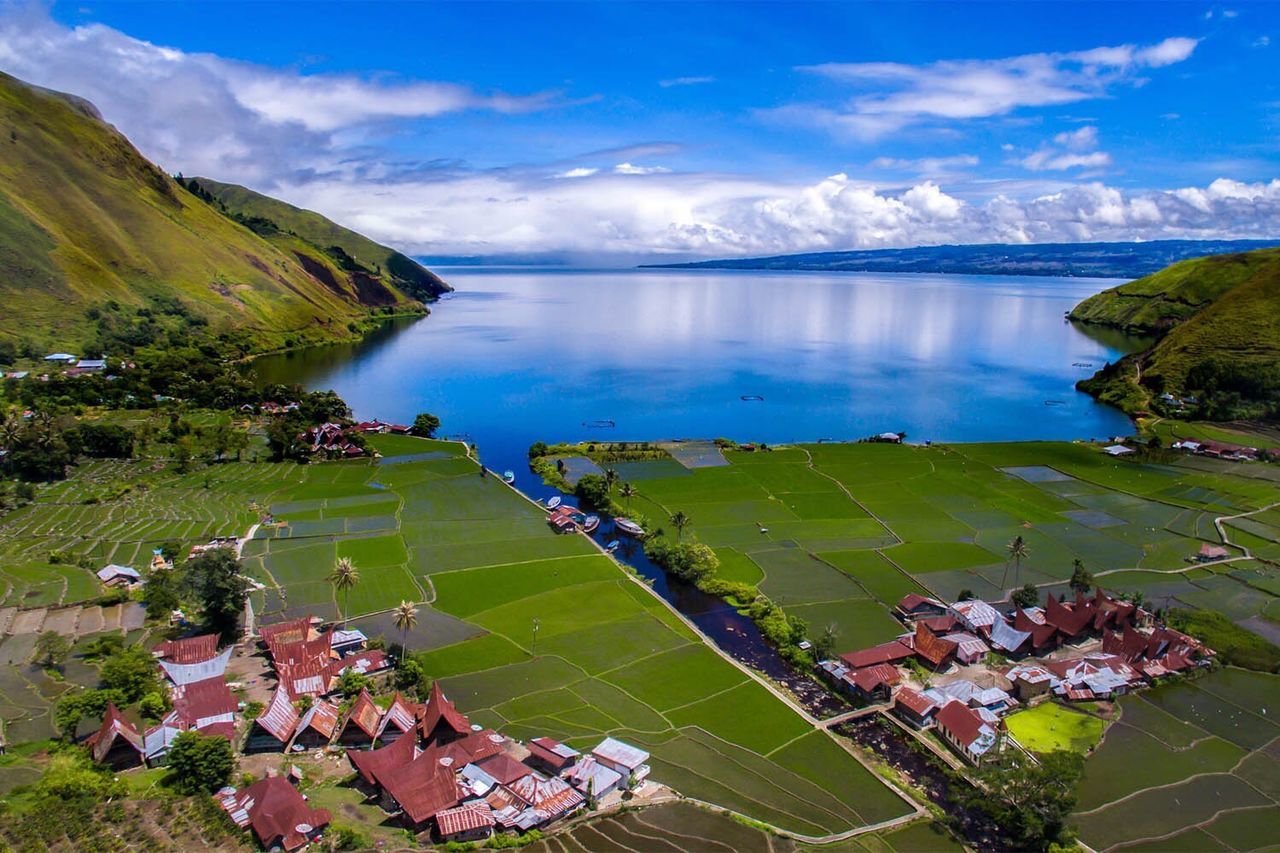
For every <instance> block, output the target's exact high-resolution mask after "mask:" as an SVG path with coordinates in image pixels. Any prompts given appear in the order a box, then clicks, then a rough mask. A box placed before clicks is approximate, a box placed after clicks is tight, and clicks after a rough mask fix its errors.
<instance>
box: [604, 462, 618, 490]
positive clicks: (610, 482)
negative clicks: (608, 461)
mask: <svg viewBox="0 0 1280 853" xmlns="http://www.w3.org/2000/svg"><path fill="white" fill-rule="evenodd" d="M619 479H621V478H620V477H619V476H618V472H617V471H615V470H614V469H612V468H606V469H604V484H605V486H607V487H608V489H609V491H613V487H614V486H616V485H617V484H618V480H619Z"/></svg>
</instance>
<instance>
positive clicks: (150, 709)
mask: <svg viewBox="0 0 1280 853" xmlns="http://www.w3.org/2000/svg"><path fill="white" fill-rule="evenodd" d="M168 710H169V702H168V701H167V700H166V699H165V698H164V695H163V694H160V693H148V694H147V695H146V696H143V697H142V700H141V701H139V702H138V711H139V712H140V713H141V714H142V716H143V717H145V718H146V719H148V720H158V719H160V718H161V717H163V716H164V714H165V712H166V711H168Z"/></svg>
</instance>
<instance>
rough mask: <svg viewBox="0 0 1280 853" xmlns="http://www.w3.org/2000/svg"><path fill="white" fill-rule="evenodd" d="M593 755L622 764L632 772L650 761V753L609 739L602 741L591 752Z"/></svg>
mask: <svg viewBox="0 0 1280 853" xmlns="http://www.w3.org/2000/svg"><path fill="white" fill-rule="evenodd" d="M591 754H592V755H595V756H597V757H599V758H604V759H606V760H608V761H612V762H614V763H615V764H620V765H622V766H623V767H627V768H629V769H631V770H634V769H636V768H637V767H639V766H640V765H642V764H644V763H645V762H646V761H648V760H649V753H647V752H645V751H644V750H643V749H640V748H639V747H635V746H631V745H630V744H627V743H623V742H622V741H620V740H615V739H614V738H611V737H607V738H605V739H604V740H602V741H600V744H599V745H598V746H596V748H595V749H593V750H591Z"/></svg>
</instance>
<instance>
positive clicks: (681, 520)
mask: <svg viewBox="0 0 1280 853" xmlns="http://www.w3.org/2000/svg"><path fill="white" fill-rule="evenodd" d="M691 522H692V519H691V518H689V516H687V515H686V514H685V513H684V512H682V511H680V510H676V512H675V514H673V515H672V516H671V526H672V527H674V528H675V529H676V541H677V542H679V541H680V539H681V538H682V537H683V536H684V529H685V528H686V527H688V526H689V524H690V523H691Z"/></svg>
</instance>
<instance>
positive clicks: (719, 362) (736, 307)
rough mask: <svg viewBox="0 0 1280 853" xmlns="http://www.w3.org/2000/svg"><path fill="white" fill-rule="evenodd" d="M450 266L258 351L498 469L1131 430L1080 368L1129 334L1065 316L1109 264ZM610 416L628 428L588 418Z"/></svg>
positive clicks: (268, 371) (1095, 363) (263, 364)
mask: <svg viewBox="0 0 1280 853" xmlns="http://www.w3.org/2000/svg"><path fill="white" fill-rule="evenodd" d="M448 278H449V280H450V282H451V283H453V284H454V286H455V287H456V288H457V293H456V294H454V295H453V296H451V297H450V298H448V299H446V300H444V301H442V302H440V303H439V304H438V305H436V306H435V308H434V311H433V314H432V316H431V317H429V318H427V319H426V320H422V321H419V322H408V323H406V322H396V323H391V324H389V325H388V326H387V328H385V329H383V330H381V331H380V332H379V333H378V334H377V335H376V336H374V337H372V338H370V339H368V340H366V341H365V342H363V343H361V344H358V345H355V346H349V347H326V348H321V349H316V350H311V351H308V352H305V353H299V354H294V355H291V356H278V357H272V358H269V359H264V360H262V361H260V362H258V364H257V365H256V367H257V369H258V371H259V373H260V375H261V376H262V377H263V378H264V379H266V380H268V381H300V382H303V383H304V384H307V385H310V386H315V387H332V388H334V389H335V390H337V391H338V392H339V393H340V394H341V395H342V396H343V397H344V398H346V399H347V400H348V402H350V403H351V404H352V406H353V407H354V409H355V410H356V413H357V414H358V415H359V416H362V417H373V416H377V417H380V418H383V419H386V420H399V421H406V420H409V419H411V418H412V417H413V415H414V414H415V413H417V412H420V411H430V412H433V413H435V414H437V415H439V416H440V417H441V418H442V419H443V421H444V424H445V431H447V432H449V433H454V434H456V433H467V434H469V435H470V436H472V437H473V440H475V441H476V442H478V443H479V445H480V449H481V452H482V455H483V456H484V458H485V460H486V462H488V463H489V464H490V465H491V466H492V467H494V468H497V469H499V470H501V469H502V468H504V467H507V468H517V470H518V463H519V462H520V460H521V459H523V455H524V450H525V449H526V448H527V447H528V445H529V444H530V443H531V442H533V441H535V440H562V439H580V438H606V437H608V438H620V439H622V438H625V439H657V438H669V437H688V436H698V437H714V436H722V435H723V436H731V437H733V438H737V439H740V440H755V441H767V442H771V443H776V442H781V441H792V440H802V439H808V440H814V439H818V438H857V437H860V436H865V435H868V434H870V433H874V432H882V431H885V430H894V431H905V432H906V433H907V434H908V437H909V439H910V440H925V439H931V440H952V441H973V440H996V439H1029V438H1042V439H1047V438H1057V439H1070V438H1090V437H1101V436H1107V435H1112V434H1116V433H1124V432H1127V431H1128V429H1129V424H1128V422H1127V420H1126V419H1125V418H1124V417H1123V416H1122V415H1121V414H1120V413H1119V412H1117V411H1115V410H1112V409H1109V408H1107V407H1104V406H1100V405H1097V404H1096V403H1094V402H1093V401H1092V400H1090V399H1089V398H1088V397H1087V396H1085V395H1083V394H1080V393H1078V392H1076V391H1075V390H1074V388H1073V384H1074V383H1075V382H1076V380H1078V379H1080V378H1082V377H1084V376H1088V375H1089V374H1090V373H1091V372H1092V370H1093V369H1096V368H1097V367H1100V366H1101V365H1102V364H1103V363H1104V362H1105V361H1107V360H1111V359H1114V358H1115V357H1116V356H1117V355H1119V354H1120V353H1121V352H1123V351H1125V350H1126V349H1129V348H1133V346H1134V343H1133V342H1132V341H1128V340H1126V339H1123V338H1121V337H1118V336H1112V337H1104V336H1100V335H1098V334H1097V333H1094V332H1090V333H1089V334H1085V333H1084V332H1082V331H1081V330H1080V329H1078V328H1076V327H1074V326H1072V325H1071V324H1069V323H1067V322H1066V321H1065V320H1064V318H1063V314H1064V313H1065V312H1066V311H1067V310H1069V309H1070V308H1071V307H1072V306H1073V305H1075V304H1076V303H1077V302H1078V301H1079V300H1080V299H1082V298H1084V297H1085V296H1088V295H1090V294H1092V293H1095V292H1097V291H1099V290H1101V289H1103V288H1104V287H1107V286H1109V285H1110V284H1111V283H1112V282H1107V281H1101V280H1088V279H1054V278H1030V277H1029V278H1019V277H1008V276H990V277H987V276H945V275H875V274H839V275H823V274H811V273H758V272H737V271H735V272H721V271H667V270H651V271H650V270H645V271H607V272H588V271H547V270H527V269H521V270H494V269H471V270H468V269H455V270H450V271H449V276H448ZM1085 365H1092V367H1086V366H1085ZM744 395H748V396H750V395H758V396H760V397H763V398H764V399H763V401H754V402H744V401H743V400H742V399H741V398H742V397H743V396H744ZM1046 400H1052V401H1062V402H1061V404H1054V405H1048V406H1047V405H1045V401H1046ZM604 420H612V421H614V422H615V423H616V427H615V428H613V429H592V428H589V427H586V426H584V424H587V423H591V422H597V421H604Z"/></svg>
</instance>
